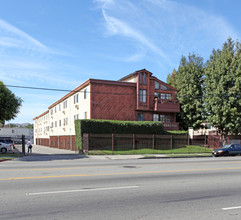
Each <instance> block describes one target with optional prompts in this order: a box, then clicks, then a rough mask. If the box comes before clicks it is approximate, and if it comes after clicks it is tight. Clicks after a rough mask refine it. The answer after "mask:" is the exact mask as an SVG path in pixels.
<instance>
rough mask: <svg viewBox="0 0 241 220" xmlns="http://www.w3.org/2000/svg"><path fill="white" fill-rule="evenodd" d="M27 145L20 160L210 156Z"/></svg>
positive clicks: (208, 155) (207, 155)
mask: <svg viewBox="0 0 241 220" xmlns="http://www.w3.org/2000/svg"><path fill="white" fill-rule="evenodd" d="M27 152H28V149H27V147H25V153H26V154H25V156H24V157H23V158H21V159H20V160H24V161H43V160H56V159H57V160H58V159H79V158H81V159H84V158H85V159H87V158H88V159H93V160H127V159H161V158H163V159H164V158H191V157H210V154H206V155H205V154H195V155H193V154H192V155H188V154H186V155H175V154H173V155H165V154H148V155H147V154H143V155H136V154H134V155H81V154H79V153H78V152H75V151H71V150H64V149H58V148H51V147H47V146H41V145H33V148H32V153H27Z"/></svg>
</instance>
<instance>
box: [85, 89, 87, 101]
mask: <svg viewBox="0 0 241 220" xmlns="http://www.w3.org/2000/svg"><path fill="white" fill-rule="evenodd" d="M86 98H87V89H85V90H84V99H86Z"/></svg>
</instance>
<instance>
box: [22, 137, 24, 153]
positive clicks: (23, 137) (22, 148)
mask: <svg viewBox="0 0 241 220" xmlns="http://www.w3.org/2000/svg"><path fill="white" fill-rule="evenodd" d="M22 154H23V155H25V135H22Z"/></svg>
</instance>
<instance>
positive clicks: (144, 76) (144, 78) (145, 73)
mask: <svg viewBox="0 0 241 220" xmlns="http://www.w3.org/2000/svg"><path fill="white" fill-rule="evenodd" d="M143 84H145V85H146V73H144V82H143Z"/></svg>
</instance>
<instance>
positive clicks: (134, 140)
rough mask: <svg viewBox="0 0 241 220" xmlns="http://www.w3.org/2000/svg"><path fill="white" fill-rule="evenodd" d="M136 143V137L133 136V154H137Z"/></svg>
mask: <svg viewBox="0 0 241 220" xmlns="http://www.w3.org/2000/svg"><path fill="white" fill-rule="evenodd" d="M135 143H136V137H135V134H133V142H132V145H133V153H134V152H135V147H136V146H135Z"/></svg>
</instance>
